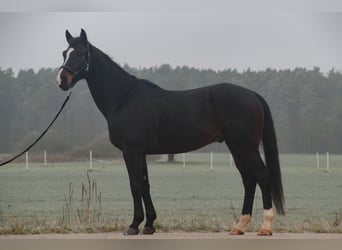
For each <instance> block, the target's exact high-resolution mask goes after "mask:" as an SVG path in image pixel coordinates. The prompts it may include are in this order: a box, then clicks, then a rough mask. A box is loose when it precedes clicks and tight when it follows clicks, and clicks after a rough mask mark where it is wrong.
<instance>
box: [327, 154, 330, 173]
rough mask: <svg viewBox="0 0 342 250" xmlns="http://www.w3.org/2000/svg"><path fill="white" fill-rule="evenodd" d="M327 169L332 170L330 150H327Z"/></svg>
mask: <svg viewBox="0 0 342 250" xmlns="http://www.w3.org/2000/svg"><path fill="white" fill-rule="evenodd" d="M327 171H328V172H329V171H330V162H329V152H327Z"/></svg>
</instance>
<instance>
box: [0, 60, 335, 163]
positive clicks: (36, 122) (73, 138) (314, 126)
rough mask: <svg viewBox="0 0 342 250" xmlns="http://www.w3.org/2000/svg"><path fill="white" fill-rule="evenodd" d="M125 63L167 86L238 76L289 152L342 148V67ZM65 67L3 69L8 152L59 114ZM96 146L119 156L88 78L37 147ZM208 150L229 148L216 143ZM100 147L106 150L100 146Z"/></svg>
mask: <svg viewBox="0 0 342 250" xmlns="http://www.w3.org/2000/svg"><path fill="white" fill-rule="evenodd" d="M123 68H124V69H125V70H126V71H129V72H130V73H131V74H134V75H135V76H137V77H139V78H145V79H149V80H151V81H153V82H155V83H157V84H158V85H160V86H161V87H163V88H166V89H174V90H176V89H189V88H195V87H201V86H206V85H210V84H214V83H220V82H231V83H235V84H237V85H241V86H245V87H247V88H250V89H253V90H255V91H257V92H258V93H260V94H261V95H263V96H264V97H265V99H266V100H267V101H268V103H269V105H270V107H271V110H272V113H273V119H274V122H275V127H276V131H277V136H278V142H279V148H280V151H281V152H283V153H313V152H317V151H318V152H324V151H329V152H334V153H342V126H341V124H342V74H341V73H339V72H336V71H334V70H331V71H330V72H329V73H328V74H323V73H322V72H321V71H320V70H319V68H314V69H305V68H296V69H293V70H275V69H266V70H262V71H252V70H250V69H248V70H246V71H243V72H239V71H237V70H235V69H227V70H223V71H214V70H211V69H196V68H190V67H186V66H184V67H176V68H172V67H171V66H170V65H167V64H166V65H161V66H159V67H151V68H139V69H137V68H131V67H129V66H128V65H124V66H123ZM56 75H57V69H41V70H39V71H38V72H34V71H33V70H31V69H29V70H20V71H19V72H18V74H17V75H16V76H15V75H14V74H13V72H12V70H11V69H9V70H2V69H0V120H1V122H0V136H1V137H0V152H13V151H17V150H19V149H21V148H23V147H24V145H27V144H28V143H29V142H30V141H32V140H33V139H34V138H35V137H36V136H37V135H38V133H39V132H40V131H42V130H43V129H44V128H45V127H46V126H47V124H48V122H49V121H50V120H51V119H52V117H53V116H54V114H55V112H57V110H58V108H59V106H60V105H61V103H62V102H63V99H64V98H65V94H63V93H62V92H61V91H60V90H59V89H58V87H57V86H56V84H55V79H56ZM89 147H92V148H93V149H94V150H95V151H98V152H99V153H101V154H102V155H103V156H106V155H111V156H115V155H117V154H118V152H116V153H115V151H113V147H112V146H111V145H110V143H109V140H108V135H107V127H106V124H105V120H104V119H103V118H102V116H101V114H100V113H99V111H98V110H97V108H96V106H95V104H94V102H93V100H92V98H91V95H90V93H89V90H88V89H87V86H86V84H85V83H84V82H80V83H78V84H77V85H76V86H75V89H74V91H73V94H72V98H71V100H70V102H69V103H68V105H67V107H66V109H65V111H63V113H62V114H61V117H60V118H59V119H58V120H57V122H56V124H55V125H54V126H53V127H52V130H51V131H50V132H49V133H48V135H47V136H46V137H45V138H44V139H43V140H42V142H40V143H39V144H38V145H37V147H35V150H42V149H47V150H49V151H52V152H56V153H60V152H64V153H65V152H69V153H70V152H71V153H74V154H78V153H80V152H83V151H84V150H85V149H88V148H89ZM210 147H211V148H210V149H209V148H206V149H204V150H215V151H225V150H227V149H226V147H225V145H222V144H221V145H220V144H213V145H211V146H210ZM97 149H98V150H97Z"/></svg>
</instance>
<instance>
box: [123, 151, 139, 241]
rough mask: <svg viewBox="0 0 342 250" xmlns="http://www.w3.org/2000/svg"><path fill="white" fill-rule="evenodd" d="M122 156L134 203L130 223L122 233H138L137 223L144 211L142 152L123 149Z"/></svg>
mask: <svg viewBox="0 0 342 250" xmlns="http://www.w3.org/2000/svg"><path fill="white" fill-rule="evenodd" d="M123 156H124V159H125V163H126V167H127V171H128V175H129V182H130V186H131V192H132V196H133V204H134V216H133V221H132V224H131V225H130V226H129V227H128V229H127V230H126V231H125V232H124V235H136V234H139V225H140V223H141V222H142V221H143V220H144V211H143V205H142V199H141V198H142V187H143V182H142V181H143V160H144V155H143V154H142V153H137V152H131V151H124V152H123Z"/></svg>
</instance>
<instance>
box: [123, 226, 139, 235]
mask: <svg viewBox="0 0 342 250" xmlns="http://www.w3.org/2000/svg"><path fill="white" fill-rule="evenodd" d="M123 234H124V235H137V234H139V229H137V228H133V227H129V228H128V229H127V230H126V231H125V232H124V233H123Z"/></svg>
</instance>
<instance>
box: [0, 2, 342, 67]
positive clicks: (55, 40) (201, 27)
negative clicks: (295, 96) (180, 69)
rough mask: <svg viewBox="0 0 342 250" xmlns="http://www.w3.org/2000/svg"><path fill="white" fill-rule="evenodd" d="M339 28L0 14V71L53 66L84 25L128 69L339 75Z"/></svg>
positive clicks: (262, 17) (285, 18)
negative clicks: (267, 70)
mask: <svg viewBox="0 0 342 250" xmlns="http://www.w3.org/2000/svg"><path fill="white" fill-rule="evenodd" d="M119 2H120V1H119ZM152 2H153V1H152ZM219 2H220V3H221V4H223V3H222V1H219ZM316 2H317V1H316ZM318 2H319V1H318ZM121 6H124V4H123V5H121ZM204 6H205V5H204ZM219 6H220V5H219ZM314 6H315V5H314ZM341 24H342V14H341V13H310V12H300V11H299V12H294V11H290V12H278V11H265V12H261V11H179V12H177V11H158V10H155V11H148V12H146V11H145V12H142V11H139V12H14V13H5V12H2V13H0V32H1V46H0V55H1V57H0V68H2V69H7V68H12V69H13V70H14V71H15V72H17V71H18V70H19V69H28V68H33V69H35V70H38V69H40V68H42V67H52V68H55V67H58V66H59V65H60V64H61V63H62V50H64V49H65V48H66V47H67V43H66V41H65V35H64V33H65V30H66V29H69V31H70V32H71V33H72V34H74V35H78V34H79V32H80V29H81V28H84V29H85V30H86V32H87V34H88V39H89V41H90V42H91V43H92V44H93V45H95V46H97V47H98V48H100V49H102V50H103V51H105V52H106V53H107V54H109V55H110V56H111V57H112V58H113V59H114V60H115V61H116V62H117V63H119V64H123V63H128V64H129V65H130V66H133V67H150V66H156V65H161V64H164V63H168V64H170V65H172V66H178V65H180V66H183V65H187V66H191V67H196V68H212V69H215V70H222V69H227V68H236V69H238V70H240V71H243V70H245V69H247V68H251V69H253V70H263V69H265V68H275V69H287V68H290V69H293V68H295V67H305V68H313V67H314V66H317V67H319V68H321V70H322V71H323V72H328V71H329V70H330V69H331V68H335V69H336V70H342V63H341V58H342V49H341V44H342V36H341V32H340V27H341Z"/></svg>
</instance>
